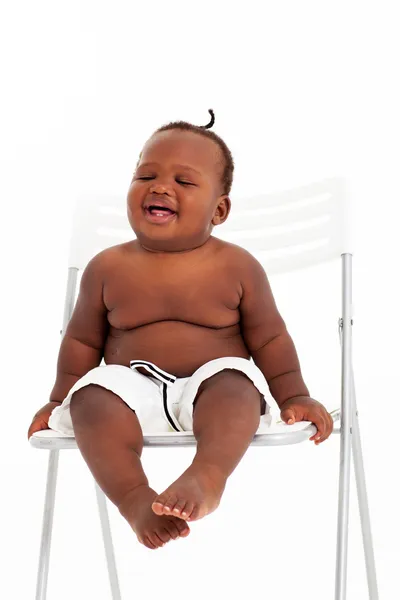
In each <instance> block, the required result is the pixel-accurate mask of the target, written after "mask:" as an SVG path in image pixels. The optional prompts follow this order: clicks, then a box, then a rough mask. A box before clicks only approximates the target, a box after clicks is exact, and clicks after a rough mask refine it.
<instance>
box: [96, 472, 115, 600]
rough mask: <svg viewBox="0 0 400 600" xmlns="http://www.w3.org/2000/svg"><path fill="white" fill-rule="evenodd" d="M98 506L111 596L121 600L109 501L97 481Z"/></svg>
mask: <svg viewBox="0 0 400 600" xmlns="http://www.w3.org/2000/svg"><path fill="white" fill-rule="evenodd" d="M95 487H96V496H97V505H98V507H99V515H100V523H101V530H102V533H103V542H104V549H105V552H106V560H107V568H108V576H109V578H110V586H111V595H112V599H113V600H121V593H120V591H119V583H118V574H117V565H116V562H115V556H114V548H113V543H112V538H111V529H110V521H109V518H108V511H107V500H106V497H105V495H104V492H103V491H102V490H101V489H100V487H99V486H98V484H97V482H96V480H95Z"/></svg>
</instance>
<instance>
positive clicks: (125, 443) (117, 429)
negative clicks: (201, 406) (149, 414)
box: [71, 385, 189, 548]
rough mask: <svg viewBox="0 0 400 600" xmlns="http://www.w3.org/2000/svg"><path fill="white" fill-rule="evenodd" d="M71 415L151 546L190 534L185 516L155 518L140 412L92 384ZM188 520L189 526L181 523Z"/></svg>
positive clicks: (106, 484) (100, 474) (110, 488)
mask: <svg viewBox="0 0 400 600" xmlns="http://www.w3.org/2000/svg"><path fill="white" fill-rule="evenodd" d="M71 418H72V423H73V426H74V432H75V438H76V442H77V444H78V447H79V449H80V451H81V453H82V455H83V458H84V459H85V461H86V463H87V465H88V467H89V469H90V470H91V472H92V474H93V477H94V478H95V479H96V481H97V483H98V484H99V486H100V487H101V488H102V490H103V491H104V493H105V494H106V496H108V498H109V499H110V500H111V501H112V502H113V503H114V504H115V505H116V506H117V507H118V509H119V511H120V513H121V514H122V515H123V516H124V517H125V518H126V520H127V521H128V523H129V524H130V525H131V527H132V529H133V530H134V531H135V533H136V535H137V537H138V539H139V541H140V542H141V543H142V544H144V545H145V546H147V547H148V548H158V547H159V546H163V545H164V543H166V542H168V541H170V540H171V539H176V538H178V537H179V536H182V537H184V536H186V535H188V533H189V528H188V526H187V525H186V523H184V521H182V520H181V519H177V518H174V517H171V516H169V517H168V518H166V517H165V516H162V517H161V516H156V515H155V514H154V512H153V511H152V510H151V504H152V502H153V501H154V498H155V497H156V496H157V493H156V492H155V491H154V490H152V489H151V488H150V487H149V482H148V480H147V477H146V475H145V473H144V471H143V468H142V464H141V461H140V456H141V453H142V449H143V435H142V429H141V427H140V424H139V421H138V419H137V417H136V415H135V413H134V412H133V411H132V410H131V409H130V408H129V407H128V406H127V405H126V404H125V402H123V401H122V400H121V398H119V396H116V395H115V394H113V393H112V392H110V391H109V390H106V389H105V388H103V387H101V386H97V385H88V386H86V387H84V388H82V389H80V390H78V391H77V392H75V393H74V394H73V396H72V399H71ZM182 524H184V527H182Z"/></svg>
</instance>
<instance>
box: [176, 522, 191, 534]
mask: <svg viewBox="0 0 400 600" xmlns="http://www.w3.org/2000/svg"><path fill="white" fill-rule="evenodd" d="M175 525H176V527H177V529H178V531H179V535H180V537H186V536H187V535H189V533H190V529H189V525H188V524H187V523H186V521H184V520H183V519H176V521H175Z"/></svg>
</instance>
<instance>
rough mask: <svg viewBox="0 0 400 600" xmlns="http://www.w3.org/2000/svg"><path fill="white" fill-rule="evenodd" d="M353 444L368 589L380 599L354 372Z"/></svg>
mask: <svg viewBox="0 0 400 600" xmlns="http://www.w3.org/2000/svg"><path fill="white" fill-rule="evenodd" d="M352 395H353V398H352V405H353V419H352V429H353V433H352V445H353V461H354V473H355V476H356V484H357V496H358V507H359V510H360V521H361V530H362V536H363V545H364V556H365V567H366V571H367V580H368V589H369V598H370V600H378V583H377V580H376V568H375V558H374V549H373V545H372V532H371V520H370V516H369V508H368V496H367V485H366V481H365V472H364V463H363V457H362V450H361V438H360V428H359V426H358V412H357V403H356V392H355V385H354V374H353V373H352Z"/></svg>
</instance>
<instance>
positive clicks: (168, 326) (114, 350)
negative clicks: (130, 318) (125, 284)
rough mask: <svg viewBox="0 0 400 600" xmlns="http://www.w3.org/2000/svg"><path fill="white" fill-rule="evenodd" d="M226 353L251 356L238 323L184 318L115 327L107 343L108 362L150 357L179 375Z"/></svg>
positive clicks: (188, 375) (106, 360)
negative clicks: (209, 324)
mask: <svg viewBox="0 0 400 600" xmlns="http://www.w3.org/2000/svg"><path fill="white" fill-rule="evenodd" d="M224 356H238V357H240V358H246V359H249V358H250V353H249V351H248V349H247V347H246V345H245V343H244V341H243V338H242V336H241V333H240V326H239V324H238V323H237V324H235V325H232V326H229V327H223V328H220V329H214V328H211V327H203V326H199V325H194V324H191V323H186V322H182V321H161V322H158V323H152V324H150V325H143V326H141V327H137V328H136V329H130V330H120V329H114V328H112V329H111V330H110V333H109V336H108V339H107V341H106V344H105V347H104V362H105V363H106V364H119V365H125V366H129V363H130V361H131V360H147V361H149V362H152V363H154V364H156V365H157V366H158V367H160V368H161V369H163V370H164V371H167V372H168V373H171V374H173V375H175V376H176V377H179V378H181V377H190V376H191V375H193V373H194V372H195V371H196V370H197V369H198V368H199V367H201V366H202V365H204V364H205V363H206V362H208V361H210V360H214V359H216V358H222V357H224ZM143 373H144V374H148V373H147V371H143Z"/></svg>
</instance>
